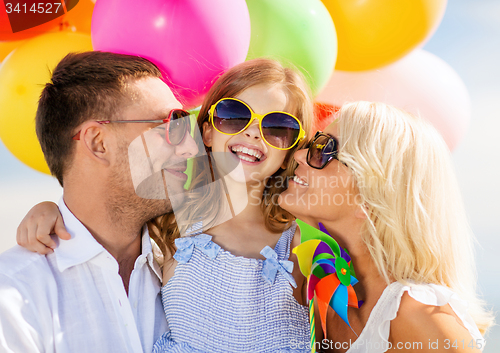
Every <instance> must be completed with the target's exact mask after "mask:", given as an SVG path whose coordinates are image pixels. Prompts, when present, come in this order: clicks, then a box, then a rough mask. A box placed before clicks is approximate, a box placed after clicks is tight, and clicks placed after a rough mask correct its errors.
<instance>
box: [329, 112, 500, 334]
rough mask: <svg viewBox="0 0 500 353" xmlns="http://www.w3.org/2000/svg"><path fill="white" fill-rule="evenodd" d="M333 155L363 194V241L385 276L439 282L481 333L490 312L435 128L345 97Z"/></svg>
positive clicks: (444, 150) (443, 147)
mask: <svg viewBox="0 0 500 353" xmlns="http://www.w3.org/2000/svg"><path fill="white" fill-rule="evenodd" d="M337 124H338V125H337V126H338V134H339V142H340V149H339V160H340V161H342V162H343V163H345V164H346V165H347V166H348V167H349V168H350V169H351V171H352V173H353V175H354V178H355V180H356V184H357V185H356V186H357V188H358V189H359V193H360V196H361V199H362V200H363V202H364V206H365V207H364V208H363V209H364V212H365V213H366V216H367V222H366V224H365V229H364V231H363V241H364V242H365V243H366V245H367V246H368V249H369V251H370V254H371V256H372V258H373V259H374V261H375V263H376V266H377V268H378V270H379V272H380V273H381V274H382V275H383V276H384V278H385V279H386V281H387V282H388V283H389V282H390V281H391V280H396V281H401V282H406V281H414V282H417V283H434V284H439V285H444V286H447V287H449V288H451V289H452V290H454V291H455V292H456V293H458V294H459V295H460V296H461V297H462V298H463V299H465V300H467V301H468V302H469V304H470V306H469V310H470V314H471V315H472V317H473V318H474V320H475V322H476V324H477V325H478V327H479V329H480V331H481V332H482V333H484V332H485V331H486V329H487V328H488V327H489V326H491V325H492V324H493V316H492V314H491V313H490V312H488V311H486V310H485V309H484V303H483V302H482V301H481V300H479V299H478V297H477V295H476V270H475V263H474V256H473V255H474V254H473V240H474V237H473V234H472V232H471V230H470V227H469V225H468V222H467V218H466V214H465V210H464V207H463V202H462V200H461V196H460V192H459V188H458V184H457V181H456V178H455V175H454V171H453V167H452V164H451V159H450V153H449V150H448V148H447V146H446V144H445V142H444V140H443V139H442V137H441V136H440V134H439V133H438V132H437V131H436V130H435V129H434V128H433V127H432V126H431V125H430V124H429V123H427V122H425V121H424V120H422V119H421V118H418V117H415V116H413V115H411V114H409V113H406V112H404V111H402V110H399V109H397V108H395V107H392V106H389V105H386V104H383V103H370V102H356V103H350V104H346V105H344V106H343V107H342V108H341V110H340V112H339V117H338V120H337Z"/></svg>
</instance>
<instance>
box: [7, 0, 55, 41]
mask: <svg viewBox="0 0 500 353" xmlns="http://www.w3.org/2000/svg"><path fill="white" fill-rule="evenodd" d="M6 3H7V4H8V5H7V7H6ZM57 3H58V1H55V2H54V3H46V2H40V3H33V2H20V1H12V2H10V1H0V41H11V40H16V41H17V40H21V39H26V38H31V37H34V36H38V35H40V34H42V33H44V32H47V31H49V30H52V29H56V28H58V25H59V22H60V18H59V17H60V16H62V15H64V8H63V7H62V6H56V5H54V4H57ZM35 4H36V5H37V6H41V7H40V8H32V6H35ZM17 5H19V7H18V8H16V6H17ZM33 9H34V10H36V11H42V10H43V13H39V12H36V13H33V12H32V11H33ZM48 10H50V11H51V13H45V11H48ZM7 12H9V14H8V13H7ZM14 31H15V32H14Z"/></svg>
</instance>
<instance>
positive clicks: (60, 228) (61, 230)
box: [54, 214, 71, 240]
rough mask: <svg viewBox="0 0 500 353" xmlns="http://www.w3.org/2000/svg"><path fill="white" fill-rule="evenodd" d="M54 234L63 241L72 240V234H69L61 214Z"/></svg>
mask: <svg viewBox="0 0 500 353" xmlns="http://www.w3.org/2000/svg"><path fill="white" fill-rule="evenodd" d="M54 233H56V234H57V236H58V237H59V238H61V239H63V240H70V239H71V234H69V233H68V231H67V230H66V227H65V226H64V221H63V219H62V216H61V214H59V215H58V216H57V219H56V224H55V225H54Z"/></svg>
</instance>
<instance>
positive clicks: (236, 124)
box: [213, 99, 252, 134]
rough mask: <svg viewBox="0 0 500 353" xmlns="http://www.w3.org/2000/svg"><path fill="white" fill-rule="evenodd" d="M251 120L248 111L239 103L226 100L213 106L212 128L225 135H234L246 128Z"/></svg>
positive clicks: (250, 114)
mask: <svg viewBox="0 0 500 353" xmlns="http://www.w3.org/2000/svg"><path fill="white" fill-rule="evenodd" d="M251 118H252V113H251V112H250V110H249V109H248V108H247V107H246V106H245V105H244V104H242V103H241V102H238V101H235V100H231V99H227V100H222V101H220V102H219V103H217V105H216V106H215V110H214V117H213V123H214V127H215V128H216V129H217V130H219V131H221V132H224V133H226V134H236V133H238V132H240V131H241V130H243V129H244V128H245V126H247V124H248V122H249V121H250V119H251Z"/></svg>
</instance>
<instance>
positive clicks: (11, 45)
mask: <svg viewBox="0 0 500 353" xmlns="http://www.w3.org/2000/svg"><path fill="white" fill-rule="evenodd" d="M23 43H24V40H13V41H11V42H0V63H1V62H2V60H3V59H5V57H6V56H7V55H9V54H10V52H11V51H13V50H14V49H16V48H17V47H18V46H20V45H21V44H23Z"/></svg>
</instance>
